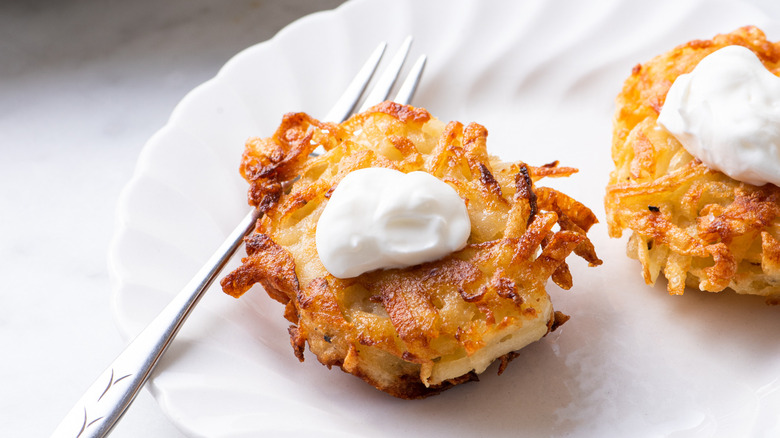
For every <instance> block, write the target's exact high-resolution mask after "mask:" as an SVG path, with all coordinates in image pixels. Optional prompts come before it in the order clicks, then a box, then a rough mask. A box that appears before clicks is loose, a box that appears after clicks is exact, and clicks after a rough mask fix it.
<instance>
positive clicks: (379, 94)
mask: <svg viewBox="0 0 780 438" xmlns="http://www.w3.org/2000/svg"><path fill="white" fill-rule="evenodd" d="M411 45H412V37H411V36H408V37H406V39H404V42H403V43H402V44H401V48H400V49H398V52H396V54H395V56H393V59H392V60H391V61H390V64H389V65H388V66H387V70H385V71H384V73H382V76H380V77H379V80H378V81H377V83H376V85H375V86H374V88H373V89H372V90H371V93H369V95H368V96H367V97H366V100H365V101H364V102H363V105H362V106H361V107H360V111H359V112H363V111H365V110H367V109H368V108H370V107H372V106H374V105H376V104H378V103H379V102H382V101H383V100H385V99H387V96H388V95H389V94H390V90H391V89H392V88H393V85H395V81H396V80H397V79H398V74H399V73H400V72H401V67H403V65H404V61H406V57H407V56H408V55H409V48H410V47H411Z"/></svg>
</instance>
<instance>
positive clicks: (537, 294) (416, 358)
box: [222, 102, 601, 398]
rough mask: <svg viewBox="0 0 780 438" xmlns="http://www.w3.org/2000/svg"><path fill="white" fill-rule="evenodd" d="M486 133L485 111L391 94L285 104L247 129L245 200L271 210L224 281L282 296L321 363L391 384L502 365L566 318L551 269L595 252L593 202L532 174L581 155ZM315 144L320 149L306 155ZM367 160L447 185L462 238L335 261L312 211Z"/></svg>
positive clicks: (562, 170) (414, 385)
mask: <svg viewBox="0 0 780 438" xmlns="http://www.w3.org/2000/svg"><path fill="white" fill-rule="evenodd" d="M486 139H487V130H486V129H485V128H484V127H482V126H480V125H478V124H475V123H472V124H469V125H466V126H464V125H463V124H461V123H458V122H451V123H449V124H446V125H445V124H444V123H442V122H440V121H438V120H436V119H434V118H433V117H431V115H430V114H429V113H428V112H427V111H426V110H424V109H421V108H414V107H410V106H404V105H398V104H395V103H391V102H385V103H382V104H380V105H377V106H375V107H374V108H372V109H370V110H369V111H367V112H365V113H362V114H358V115H355V116H353V117H352V118H350V119H349V120H347V121H346V122H344V123H342V124H331V123H322V122H319V121H317V120H315V119H313V118H311V117H309V116H308V115H306V114H300V113H299V114H288V115H286V116H285V117H284V120H283V121H282V124H281V126H280V127H279V129H278V130H277V131H276V133H275V134H274V135H273V136H272V137H270V138H264V139H260V138H255V139H251V140H249V141H248V142H247V145H246V151H245V153H244V157H243V161H242V164H241V173H242V175H243V176H244V177H245V178H246V179H247V181H249V183H250V189H249V202H250V204H251V205H253V206H256V207H257V208H259V209H260V210H262V212H263V213H264V215H263V217H262V218H261V219H260V220H259V221H258V224H257V228H256V230H255V232H254V234H252V235H251V236H249V237H247V239H246V242H247V245H246V247H247V254H248V257H246V258H245V259H244V260H243V264H242V265H241V266H240V267H239V268H238V269H236V270H235V271H234V272H232V273H231V274H229V275H228V276H227V277H225V278H224V279H223V281H222V287H223V289H224V291H225V292H226V293H228V294H230V295H232V296H235V297H238V296H240V295H242V294H243V293H244V292H246V291H247V290H248V289H249V288H250V287H251V286H252V285H253V284H255V283H259V284H261V285H262V286H263V288H264V289H265V290H266V292H267V293H268V294H269V295H270V296H271V297H272V298H274V299H275V300H277V301H279V302H281V303H283V304H285V305H286V309H285V317H286V318H287V319H288V320H289V321H290V322H291V323H292V324H293V325H292V326H291V327H290V330H289V332H290V337H291V344H292V346H293V350H294V352H295V355H296V356H297V357H298V358H299V359H300V360H303V355H304V348H305V346H306V344H308V345H309V349H310V350H311V351H312V352H313V353H314V354H315V355H316V356H317V358H318V359H319V361H320V362H321V363H323V364H325V365H327V366H328V367H331V366H338V367H340V368H341V369H343V370H344V371H346V372H348V373H352V374H354V375H356V376H358V377H361V378H362V379H364V380H366V381H367V382H369V383H371V384H372V385H374V386H375V387H377V388H379V389H380V390H383V391H386V392H388V393H390V394H392V395H394V396H396V397H401V398H420V397H425V396H428V395H432V394H435V393H438V392H440V391H441V390H443V389H446V388H448V387H451V386H453V385H455V384H458V383H462V382H466V381H469V380H474V379H476V373H477V372H481V371H483V369H484V367H486V366H487V364H489V363H491V362H493V361H494V360H496V359H500V361H501V367H500V370H502V371H503V369H504V368H505V367H506V364H507V362H509V360H510V359H512V358H513V357H514V353H513V352H514V351H515V350H517V349H519V348H522V347H523V346H524V345H526V344H528V343H529V342H532V341H535V340H537V339H539V338H540V337H542V336H544V335H545V334H546V333H548V332H549V331H550V330H552V329H553V328H555V327H557V326H558V325H560V324H562V323H563V322H564V321H565V320H566V319H567V317H566V316H565V315H563V314H560V313H559V312H554V311H553V309H552V305H551V303H550V299H549V296H548V295H547V293H546V291H545V284H546V282H547V280H548V279H549V278H552V279H553V281H555V282H556V283H557V284H559V285H560V286H561V287H562V288H564V289H568V288H570V287H571V286H572V280H571V274H570V273H569V269H568V265H567V264H566V262H565V259H566V257H567V256H568V255H569V254H570V253H571V252H576V253H577V254H579V255H580V256H581V257H583V258H584V259H585V260H586V261H587V262H588V263H589V264H590V265H598V264H600V263H601V260H599V259H598V257H597V256H596V253H595V251H594V248H593V245H592V244H591V243H590V241H589V240H588V238H587V236H586V232H587V231H588V229H589V228H590V227H591V226H592V225H593V224H594V223H595V222H596V217H595V216H594V215H593V213H592V212H591V211H590V210H589V209H588V208H587V207H585V206H584V205H582V204H580V203H579V202H577V201H575V200H573V199H571V198H569V197H568V196H566V195H564V194H563V193H560V192H557V191H555V190H552V189H548V188H536V187H535V182H536V181H538V180H539V179H541V178H543V177H559V176H568V175H570V174H572V173H574V172H576V169H572V168H566V167H559V166H558V164H557V162H556V163H551V164H549V165H546V166H542V167H531V166H528V165H526V164H524V163H520V162H518V163H503V162H500V161H499V160H497V159H496V158H494V157H491V156H489V155H488V153H487V149H486ZM318 146H322V147H323V148H324V149H325V153H323V154H321V155H320V156H317V157H312V156H310V155H309V154H310V153H311V152H312V151H313V150H314V149H315V148H316V147H318ZM367 167H385V168H391V169H397V170H400V171H402V172H405V173H408V172H412V171H418V170H422V171H426V172H428V173H430V174H432V175H434V176H436V177H437V178H439V179H441V180H442V181H444V182H446V183H448V184H449V185H451V186H452V187H453V188H454V189H455V190H456V191H457V193H458V194H459V195H460V197H461V198H462V199H463V200H464V201H465V203H466V206H467V209H468V212H469V216H470V219H471V224H472V230H471V235H470V238H469V240H468V244H467V246H466V247H465V248H464V249H463V250H461V251H457V252H455V253H452V254H451V255H449V256H447V257H444V258H443V259H440V260H437V261H433V262H429V263H424V264H422V265H417V266H412V267H409V268H405V269H387V270H376V271H372V272H367V273H364V274H362V275H360V276H358V277H355V278H349V279H338V278H335V277H333V276H332V275H330V274H329V273H328V272H327V271H326V270H325V268H324V267H323V265H322V263H321V261H320V259H319V257H318V255H317V251H316V247H315V239H314V236H315V229H316V226H317V220H318V218H319V217H320V214H321V213H322V211H323V209H324V208H325V205H327V202H328V198H329V196H330V194H331V193H332V191H333V189H334V188H335V187H336V185H337V184H338V183H339V181H340V180H341V179H342V178H344V176H345V175H347V174H348V173H349V172H351V171H354V170H356V169H361V168H367ZM556 224H557V225H558V227H556ZM556 229H557V231H556Z"/></svg>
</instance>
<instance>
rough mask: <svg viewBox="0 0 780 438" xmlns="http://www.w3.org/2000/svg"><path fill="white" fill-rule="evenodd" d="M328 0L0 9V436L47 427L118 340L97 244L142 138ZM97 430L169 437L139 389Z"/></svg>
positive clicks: (20, 4) (109, 225)
mask: <svg viewBox="0 0 780 438" xmlns="http://www.w3.org/2000/svg"><path fill="white" fill-rule="evenodd" d="M339 3H340V1H338V0H328V1H316V0H294V1H281V0H277V1H256V0H255V1H250V0H241V1H232V2H219V1H216V0H213V1H210V0H187V1H184V0H174V1H166V2H155V1H151V0H142V1H135V2H119V1H98V0H69V1H56V0H33V1H5V2H0V276H1V277H2V278H3V286H2V288H1V289H0V348H2V351H4V353H3V360H1V361H0V435H2V436H7V437H33V436H35V437H39V436H48V435H49V434H50V433H51V432H52V431H53V430H54V428H55V427H56V426H57V424H58V423H59V421H60V420H61V417H62V416H63V415H65V413H67V411H68V410H69V409H70V408H71V406H72V404H73V403H74V402H75V401H76V400H77V399H78V398H79V397H80V395H81V393H82V391H83V390H85V389H86V388H87V386H88V385H89V384H90V383H91V382H92V381H93V380H94V378H95V377H97V375H98V374H99V373H100V372H101V371H102V370H103V368H104V367H105V366H107V365H108V363H109V362H110V361H111V360H112V359H113V358H114V356H115V355H116V354H117V353H118V352H119V351H120V350H121V348H122V345H123V342H122V341H121V339H120V337H119V334H118V332H117V330H116V329H115V326H114V322H113V319H112V317H111V314H110V310H109V295H110V287H111V286H110V284H109V278H108V273H107V268H106V251H107V248H108V244H109V240H110V238H111V235H112V232H113V227H114V210H115V205H116V199H117V196H118V195H119V193H120V191H121V189H122V187H123V186H124V185H125V183H126V182H127V180H128V179H129V178H130V175H131V173H132V171H133V169H134V167H135V164H136V159H137V157H138V154H139V152H140V150H141V148H142V146H143V145H144V143H145V142H146V140H147V139H148V138H149V137H150V136H151V135H152V134H153V133H154V132H155V131H156V130H158V129H159V128H160V127H162V126H163V125H164V124H165V122H166V120H167V119H168V116H169V115H170V113H171V110H172V109H173V107H174V106H175V105H176V104H177V103H178V102H179V100H180V99H181V98H182V97H183V96H184V95H185V94H186V93H187V92H188V91H189V90H191V89H192V88H194V87H195V86H197V85H198V84H200V83H202V82H203V81H205V80H207V79H209V78H211V77H212V76H213V75H214V74H215V73H216V72H217V70H218V69H219V68H220V67H221V66H222V65H223V64H224V63H225V61H227V60H228V59H229V58H230V57H232V56H233V55H234V54H235V53H237V52H238V51H240V50H241V49H243V48H245V47H247V46H250V45H252V44H254V43H257V42H260V41H264V40H266V39H268V38H270V37H272V36H273V35H274V34H275V33H276V32H277V31H278V30H279V29H281V28H282V27H283V26H285V25H287V24H288V23H290V22H292V21H294V20H295V19H297V18H298V17H300V16H303V15H306V14H308V13H311V12H313V11H316V10H319V9H328V8H332V7H335V6H337V5H338V4H339ZM112 436H115V437H178V436H183V435H182V434H181V433H180V432H179V431H178V430H177V429H176V428H175V427H174V426H173V425H172V424H171V423H170V422H169V420H168V419H167V418H166V417H165V416H164V415H163V413H162V412H161V411H160V409H159V407H158V406H157V403H156V402H155V401H154V400H153V399H152V397H151V396H150V395H149V393H148V392H146V391H144V392H142V393H141V395H140V396H139V397H138V399H137V400H136V402H135V403H134V405H133V406H132V407H131V409H130V410H129V412H128V413H127V414H126V416H125V418H124V419H123V420H122V422H121V423H120V424H119V426H118V427H117V428H116V429H115V431H114V433H113V434H112Z"/></svg>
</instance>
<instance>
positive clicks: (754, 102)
mask: <svg viewBox="0 0 780 438" xmlns="http://www.w3.org/2000/svg"><path fill="white" fill-rule="evenodd" d="M658 124H659V125H661V126H662V127H663V128H665V129H666V130H667V131H669V132H670V133H671V134H672V135H673V136H674V137H675V138H677V140H678V141H679V142H680V143H681V144H682V145H683V147H684V148H685V149H686V150H687V151H688V152H690V153H691V154H692V155H693V156H695V157H697V158H698V159H700V160H701V161H702V162H703V163H704V164H706V165H707V166H708V167H710V168H712V169H715V170H719V171H721V172H723V173H725V174H726V175H728V176H730V177H731V178H734V179H736V180H739V181H743V182H746V183H749V184H753V185H764V184H766V183H772V184H775V185H780V78H778V77H777V76H775V75H773V74H772V73H771V72H770V71H769V70H767V69H766V68H765V67H764V65H763V64H762V63H761V61H760V60H759V59H758V57H757V56H756V55H755V54H754V53H753V52H752V51H751V50H749V49H747V48H745V47H742V46H727V47H724V48H722V49H719V50H717V51H715V52H713V53H711V54H710V55H708V56H707V57H705V58H704V59H702V60H701V61H700V62H699V64H698V65H697V66H696V68H694V69H693V71H692V72H691V73H688V74H684V75H680V76H679V77H678V78H677V79H676V80H675V81H674V83H673V84H672V87H671V88H670V89H669V93H668V94H667V96H666V102H665V103H664V106H663V109H662V110H661V114H660V115H659V116H658Z"/></svg>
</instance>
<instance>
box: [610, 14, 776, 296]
mask: <svg viewBox="0 0 780 438" xmlns="http://www.w3.org/2000/svg"><path fill="white" fill-rule="evenodd" d="M729 45H741V46H744V47H747V48H748V49H750V50H751V51H753V52H754V53H755V54H756V55H757V56H758V58H759V59H760V60H761V62H762V63H763V64H764V66H765V67H766V68H767V69H768V70H769V71H770V72H772V73H773V74H775V75H778V74H780V43H771V42H769V41H767V40H766V37H765V35H764V33H763V32H762V31H761V30H759V29H758V28H756V27H751V26H748V27H743V28H740V29H737V30H736V31H734V32H732V33H728V34H723V35H717V36H716V37H715V38H713V39H712V40H706V41H700V40H696V41H691V42H689V43H687V44H683V45H680V46H678V47H677V48H675V49H673V50H671V51H670V52H668V53H665V54H662V55H660V56H657V57H655V58H653V59H652V60H650V61H649V62H647V63H645V64H641V65H637V66H636V67H634V69H633V71H632V73H631V76H630V77H629V78H628V79H627V80H626V82H625V84H624V86H623V89H622V91H621V92H620V94H619V95H618V96H617V100H616V103H617V111H616V114H615V120H614V131H613V140H612V159H613V161H614V162H615V170H614V171H613V172H612V173H611V175H610V180H609V184H608V186H607V189H606V197H605V207H606V212H607V226H608V229H609V234H610V236H611V237H616V238H617V237H620V236H621V235H622V233H623V231H624V230H631V231H632V235H631V237H630V239H629V241H628V249H627V253H628V255H629V256H630V257H632V258H636V259H638V260H639V261H640V262H641V264H642V274H643V277H644V280H645V282H647V283H648V284H654V283H655V281H656V278H657V277H658V275H659V273H663V274H664V276H665V277H666V278H667V280H668V290H669V293H671V294H682V293H683V291H684V290H685V287H686V285H687V286H688V287H691V288H696V289H700V290H702V291H709V292H720V291H723V290H724V289H726V288H730V289H733V290H734V291H736V292H737V293H740V294H753V295H761V296H764V297H766V299H767V302H768V303H772V304H777V303H778V302H780V219H779V216H780V188H778V187H777V186H775V185H772V184H766V185H764V186H760V187H758V186H754V185H750V184H747V183H743V182H740V181H737V180H734V179H732V178H729V177H728V176H726V175H725V174H723V173H721V172H718V171H715V170H712V169H709V168H708V167H707V166H706V165H704V164H702V162H701V161H699V160H698V159H696V158H695V157H693V156H692V155H691V154H689V153H688V152H687V151H686V150H685V149H684V148H683V147H682V145H681V144H680V143H679V142H678V141H677V140H676V139H675V138H674V137H673V136H672V135H671V134H670V133H669V132H667V131H666V130H664V129H663V128H661V127H660V126H659V125H658V124H657V123H656V121H657V118H658V114H659V113H660V111H661V108H662V107H663V104H664V100H665V97H666V93H667V92H668V90H669V88H670V87H671V85H672V83H673V82H674V80H675V79H676V78H677V77H678V76H679V75H681V74H684V73H688V72H690V71H691V70H693V68H694V67H695V66H696V65H697V64H698V62H699V61H700V60H701V59H702V58H704V57H705V56H707V55H709V54H710V53H712V52H714V51H715V50H718V49H720V48H722V47H725V46H729Z"/></svg>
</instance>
